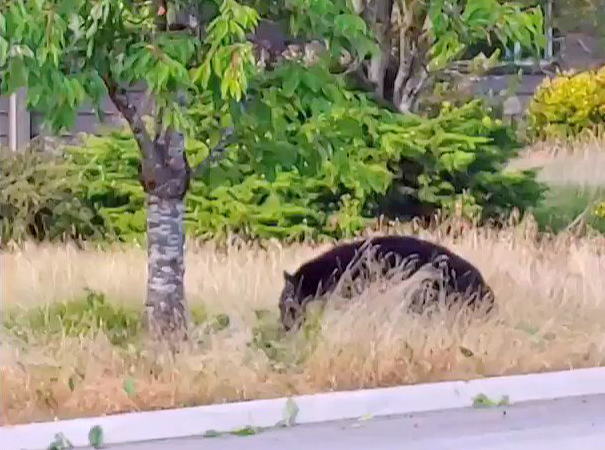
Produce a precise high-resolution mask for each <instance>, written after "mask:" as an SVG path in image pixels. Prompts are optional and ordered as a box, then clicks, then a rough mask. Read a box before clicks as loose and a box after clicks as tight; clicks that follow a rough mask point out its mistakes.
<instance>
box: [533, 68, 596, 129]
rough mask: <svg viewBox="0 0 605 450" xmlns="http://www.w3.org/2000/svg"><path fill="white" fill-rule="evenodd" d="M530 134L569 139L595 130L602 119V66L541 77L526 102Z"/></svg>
mask: <svg viewBox="0 0 605 450" xmlns="http://www.w3.org/2000/svg"><path fill="white" fill-rule="evenodd" d="M528 119H529V125H530V133H531V134H532V136H533V137H537V138H540V139H545V138H569V137H575V136H577V135H579V134H580V133H582V132H584V131H599V129H600V128H601V127H602V126H603V121H604V120H605V67H602V68H601V69H599V70H597V71H587V72H582V73H579V74H577V75H573V74H565V75H561V76H558V77H556V78H553V79H550V78H545V79H544V81H543V83H542V85H541V86H540V87H539V88H538V89H537V90H536V92H535V94H534V97H533V98H532V100H531V102H530V104H529V110H528Z"/></svg>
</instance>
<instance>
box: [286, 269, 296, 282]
mask: <svg viewBox="0 0 605 450" xmlns="http://www.w3.org/2000/svg"><path fill="white" fill-rule="evenodd" d="M294 278H295V277H294V275H292V274H291V273H289V272H288V271H286V270H284V280H286V283H290V284H294V281H295V279H294Z"/></svg>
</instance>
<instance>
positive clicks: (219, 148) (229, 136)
mask: <svg viewBox="0 0 605 450" xmlns="http://www.w3.org/2000/svg"><path fill="white" fill-rule="evenodd" d="M235 141H236V135H235V130H234V128H233V127H229V128H226V129H225V130H224V131H223V136H222V137H221V140H220V142H219V143H218V144H217V145H216V147H214V148H213V149H212V150H210V153H208V156H207V157H206V158H205V159H204V160H203V161H202V162H201V163H199V164H198V166H197V167H196V168H195V170H194V171H193V178H195V177H197V176H199V175H201V174H202V173H203V172H204V170H206V169H207V168H208V167H210V164H212V163H215V162H218V161H220V160H221V159H223V158H224V157H225V156H227V147H228V146H229V145H231V144H233V143H234V142H235Z"/></svg>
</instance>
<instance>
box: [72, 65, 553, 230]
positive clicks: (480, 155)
mask: <svg viewBox="0 0 605 450" xmlns="http://www.w3.org/2000/svg"><path fill="white" fill-rule="evenodd" d="M249 97H250V100H249V101H248V102H247V106H246V110H245V111H244V110H242V111H240V112H236V113H234V114H233V116H232V117H231V116H227V115H224V114H222V111H217V110H216V109H215V108H214V106H213V101H212V98H211V97H203V98H201V99H200V100H199V102H198V103H197V104H196V105H195V106H194V108H192V109H191V111H190V114H191V117H192V118H193V119H194V121H195V123H197V124H198V127H197V131H196V136H195V137H196V139H195V140H194V139H190V140H188V142H187V145H186V147H187V153H188V159H189V161H190V162H191V163H192V165H195V164H196V163H197V162H200V161H202V160H204V158H206V156H207V155H208V146H207V145H206V144H204V142H208V143H209V145H213V144H214V143H215V142H216V141H217V139H218V135H217V134H216V133H217V130H218V129H219V124H220V122H222V124H223V125H224V124H226V123H227V124H228V123H230V122H231V123H234V124H236V127H235V129H236V135H237V144H235V145H232V146H231V147H230V149H229V150H228V152H227V156H226V157H225V158H224V159H222V160H221V161H220V162H219V163H217V164H214V165H212V166H210V167H209V168H207V169H206V170H205V172H204V173H202V174H201V177H200V178H199V179H195V180H193V182H192V187H191V190H190V191H189V193H188V195H187V197H186V199H187V200H186V206H187V210H186V226H187V230H188V232H189V233H190V234H194V235H197V236H202V237H215V238H216V237H219V238H220V237H222V236H225V235H227V234H228V233H237V234H242V235H245V236H248V237H253V238H257V237H258V238H269V237H277V238H279V239H284V240H297V239H301V238H311V239H318V238H325V237H335V238H342V237H351V236H353V235H355V234H357V233H358V232H360V231H361V230H362V229H363V228H364V227H365V226H366V225H367V224H368V221H370V220H372V218H373V217H376V215H377V214H379V213H385V214H389V215H393V216H398V217H410V216H414V215H418V214H421V215H423V214H424V215H426V214H430V213H432V212H433V211H435V210H436V209H447V210H450V211H451V210H454V209H457V208H460V207H462V209H463V213H464V214H466V215H467V216H481V217H484V218H485V217H493V216H494V215H498V214H506V213H507V212H508V211H509V210H510V209H511V208H513V207H518V208H520V209H521V210H524V209H525V208H527V207H530V206H532V205H534V204H535V203H536V202H537V201H538V200H539V198H540V197H541V195H542V193H543V189H542V187H541V186H540V185H539V184H538V183H537V182H536V181H535V179H534V174H533V173H532V172H523V173H512V172H510V173H509V172H503V171H502V167H503V164H504V163H505V162H507V161H508V160H509V159H510V158H511V157H512V156H514V155H515V154H516V151H517V148H518V144H517V142H515V140H514V138H513V134H512V132H511V131H510V130H509V129H507V128H506V127H505V126H504V125H503V124H502V123H501V122H500V121H498V120H492V119H491V118H490V117H489V114H488V113H489V111H488V110H486V108H485V107H484V106H483V105H482V103H481V102H479V101H473V102H471V103H468V104H466V105H464V106H462V107H459V108H453V107H451V106H446V107H444V108H442V110H441V111H439V113H438V114H437V115H436V116H435V117H433V118H423V117H420V116H416V115H401V114H395V113H391V112H389V111H387V110H384V109H381V108H379V107H377V106H376V105H375V104H374V103H373V102H372V101H370V100H369V99H368V98H367V97H366V96H365V95H364V94H360V93H355V92H351V91H349V90H347V89H346V85H345V82H344V80H343V79H341V78H339V77H335V76H333V75H332V74H330V72H329V71H328V69H327V68H325V67H324V66H323V65H321V64H317V65H314V66H311V67H301V66H299V65H298V64H296V63H288V64H285V65H282V66H280V67H279V68H277V69H276V70H274V71H272V72H270V73H268V74H267V75H266V76H264V77H263V78H259V79H258V80H256V81H255V83H254V84H252V85H251V87H250V89H249ZM232 110H233V109H232ZM65 157H66V165H67V166H68V167H69V180H70V190H71V192H73V193H74V195H75V196H76V197H77V198H78V199H79V201H80V202H82V203H83V204H85V205H87V206H88V207H89V208H90V209H91V210H92V211H94V212H95V215H94V221H96V222H99V223H102V224H103V227H104V230H105V235H106V236H110V235H114V236H117V237H119V238H120V239H124V240H131V239H134V238H138V237H141V236H143V233H144V231H145V208H144V206H145V197H144V194H143V191H142V188H141V186H140V185H139V182H138V181H137V166H138V153H137V147H136V144H135V142H134V140H133V139H132V138H131V137H130V133H127V132H117V131H116V132H113V133H111V134H110V135H108V136H104V137H94V136H89V137H86V138H85V139H84V145H83V146H81V147H69V148H67V149H66V151H65ZM263 166H264V167H263ZM270 168H275V169H274V170H270ZM261 169H262V170H261Z"/></svg>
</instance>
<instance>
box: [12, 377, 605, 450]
mask: <svg viewBox="0 0 605 450" xmlns="http://www.w3.org/2000/svg"><path fill="white" fill-rule="evenodd" d="M479 394H484V395H485V396H487V397H488V398H489V399H492V400H494V401H499V400H501V399H502V397H504V396H507V397H508V399H509V401H510V403H520V402H526V401H532V400H552V399H557V398H564V397H575V396H584V395H597V394H605V367H601V368H590V369H577V370H570V371H563V372H550V373H539V374H529V375H515V376H506V377H494V378H484V379H479V380H471V381H450V382H442V383H430V384H420V385H410V386H399V387H393V388H381V389H368V390H359V391H345V392H330V393H324V394H317V395H303V396H297V397H293V398H292V400H293V401H294V402H295V404H296V406H297V407H298V413H297V415H296V424H309V423H317V422H327V421H334V420H345V419H358V418H362V417H366V416H372V417H380V416H390V415H398V414H411V413H419V412H426V411H436V410H447V409H456V408H464V407H469V406H472V405H473V401H474V399H475V397H476V396H477V395H479ZM287 400H288V399H286V398H277V399H271V400H255V401H249V402H238V403H229V404H220V405H208V406H199V407H193V408H180V409H173V410H164V411H150V412H141V413H127V414H118V415H114V416H105V417H92V418H82V419H74V420H64V421H57V422H45V423H34V424H27V425H15V426H4V427H0V442H1V443H2V450H23V449H25V450H42V449H46V448H48V446H49V444H50V443H51V442H52V441H53V440H54V439H55V435H56V434H57V433H62V434H63V435H64V436H65V437H66V438H67V439H68V440H69V441H70V442H71V443H72V444H73V445H74V446H76V447H81V446H88V445H89V441H88V433H89V431H90V429H91V428H92V427H94V426H95V425H98V426H100V427H101V428H102V429H103V437H104V439H103V441H104V444H106V445H107V444H123V443H128V442H138V441H147V440H155V439H167V438H178V437H187V436H196V435H198V436H199V435H204V434H206V433H208V432H211V431H216V432H231V431H234V430H239V429H242V428H245V427H248V426H251V427H259V428H267V427H273V426H275V425H276V424H278V423H279V422H280V421H283V420H284V411H285V408H286V402H287Z"/></svg>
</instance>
